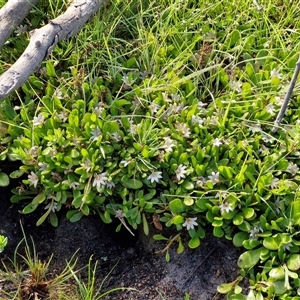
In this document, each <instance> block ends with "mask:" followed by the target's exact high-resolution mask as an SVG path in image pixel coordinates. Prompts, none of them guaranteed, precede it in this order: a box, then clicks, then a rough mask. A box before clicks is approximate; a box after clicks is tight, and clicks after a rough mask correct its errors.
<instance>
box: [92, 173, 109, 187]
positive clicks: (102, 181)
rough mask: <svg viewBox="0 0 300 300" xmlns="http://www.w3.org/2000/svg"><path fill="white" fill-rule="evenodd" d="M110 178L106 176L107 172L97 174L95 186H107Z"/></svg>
mask: <svg viewBox="0 0 300 300" xmlns="http://www.w3.org/2000/svg"><path fill="white" fill-rule="evenodd" d="M107 180H108V178H107V177H106V172H104V173H101V174H96V175H95V176H94V181H93V186H95V187H96V188H101V186H105V185H106V183H107Z"/></svg>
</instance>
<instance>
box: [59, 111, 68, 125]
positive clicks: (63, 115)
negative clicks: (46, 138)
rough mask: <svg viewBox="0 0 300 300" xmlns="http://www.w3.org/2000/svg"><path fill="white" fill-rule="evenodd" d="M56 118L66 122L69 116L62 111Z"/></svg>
mask: <svg viewBox="0 0 300 300" xmlns="http://www.w3.org/2000/svg"><path fill="white" fill-rule="evenodd" d="M57 116H58V118H59V119H60V120H61V121H62V122H66V121H67V120H68V116H69V115H68V113H67V112H66V111H64V110H63V111H61V112H60V113H59V114H58V115H57Z"/></svg>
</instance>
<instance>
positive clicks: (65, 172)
mask: <svg viewBox="0 0 300 300" xmlns="http://www.w3.org/2000/svg"><path fill="white" fill-rule="evenodd" d="M72 167H73V165H69V166H67V168H66V169H65V170H64V174H69V173H72V172H73V169H72Z"/></svg>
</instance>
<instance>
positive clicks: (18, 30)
mask: <svg viewBox="0 0 300 300" xmlns="http://www.w3.org/2000/svg"><path fill="white" fill-rule="evenodd" d="M26 31H27V25H24V26H23V25H20V26H18V27H17V28H16V30H15V33H16V34H17V36H19V35H21V34H22V33H24V32H26Z"/></svg>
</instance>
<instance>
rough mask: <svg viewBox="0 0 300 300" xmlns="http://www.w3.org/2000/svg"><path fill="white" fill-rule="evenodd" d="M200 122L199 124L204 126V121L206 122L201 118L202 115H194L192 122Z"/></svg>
mask: <svg viewBox="0 0 300 300" xmlns="http://www.w3.org/2000/svg"><path fill="white" fill-rule="evenodd" d="M196 123H197V124H198V125H199V126H202V125H203V123H204V120H203V119H202V118H201V117H199V116H194V115H193V116H192V124H196Z"/></svg>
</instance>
